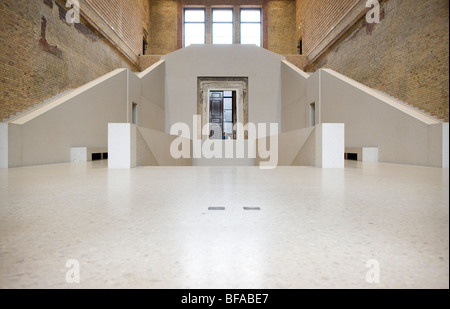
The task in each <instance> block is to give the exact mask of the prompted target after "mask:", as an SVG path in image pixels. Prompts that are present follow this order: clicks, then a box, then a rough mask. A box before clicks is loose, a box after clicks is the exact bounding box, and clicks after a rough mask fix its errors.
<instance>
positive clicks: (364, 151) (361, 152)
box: [345, 147, 378, 162]
mask: <svg viewBox="0 0 450 309" xmlns="http://www.w3.org/2000/svg"><path fill="white" fill-rule="evenodd" d="M350 155H356V160H357V161H361V162H378V147H347V148H345V158H346V159H348V160H350V159H351V156H350Z"/></svg>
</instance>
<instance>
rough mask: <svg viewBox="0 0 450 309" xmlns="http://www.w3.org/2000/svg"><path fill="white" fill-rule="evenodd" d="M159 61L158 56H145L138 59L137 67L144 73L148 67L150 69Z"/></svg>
mask: <svg viewBox="0 0 450 309" xmlns="http://www.w3.org/2000/svg"><path fill="white" fill-rule="evenodd" d="M160 60H161V56H160V55H146V56H140V57H139V67H140V68H141V70H142V71H145V70H146V69H148V68H149V67H151V66H152V65H153V64H155V63H156V62H158V61H160Z"/></svg>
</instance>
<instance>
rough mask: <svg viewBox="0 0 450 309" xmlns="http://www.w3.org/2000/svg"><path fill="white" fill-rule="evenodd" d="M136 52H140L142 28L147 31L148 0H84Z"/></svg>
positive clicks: (137, 53)
mask: <svg viewBox="0 0 450 309" xmlns="http://www.w3.org/2000/svg"><path fill="white" fill-rule="evenodd" d="M85 1H86V3H87V4H89V5H90V6H91V7H92V8H93V9H94V10H95V11H96V12H97V14H99V15H100V16H101V17H102V18H103V20H105V21H106V22H107V23H108V24H109V25H110V26H111V27H113V28H114V32H115V33H117V35H118V36H119V37H120V38H121V39H122V40H123V41H124V42H125V43H126V44H127V45H128V46H129V47H130V48H131V50H132V51H133V52H134V53H135V54H136V55H139V54H142V47H143V45H142V42H143V40H142V38H143V34H144V31H143V28H144V29H145V30H146V31H147V32H148V31H149V0H131V1H130V0H85Z"/></svg>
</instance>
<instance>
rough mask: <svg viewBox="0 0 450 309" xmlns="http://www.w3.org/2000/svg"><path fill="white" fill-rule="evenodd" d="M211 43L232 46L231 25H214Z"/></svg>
mask: <svg viewBox="0 0 450 309" xmlns="http://www.w3.org/2000/svg"><path fill="white" fill-rule="evenodd" d="M213 43H214V44H233V24H214V25H213Z"/></svg>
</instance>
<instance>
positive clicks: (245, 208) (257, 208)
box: [244, 207, 261, 210]
mask: <svg viewBox="0 0 450 309" xmlns="http://www.w3.org/2000/svg"><path fill="white" fill-rule="evenodd" d="M244 210H261V208H259V207H244Z"/></svg>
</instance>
